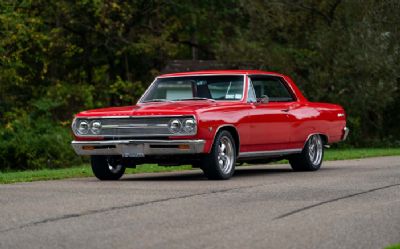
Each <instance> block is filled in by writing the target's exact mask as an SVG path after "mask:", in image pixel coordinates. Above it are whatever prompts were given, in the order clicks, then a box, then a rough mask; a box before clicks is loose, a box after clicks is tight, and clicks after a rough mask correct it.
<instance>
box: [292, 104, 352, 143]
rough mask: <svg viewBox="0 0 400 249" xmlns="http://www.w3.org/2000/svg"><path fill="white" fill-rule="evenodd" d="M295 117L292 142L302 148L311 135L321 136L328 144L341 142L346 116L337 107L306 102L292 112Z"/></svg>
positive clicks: (341, 109)
mask: <svg viewBox="0 0 400 249" xmlns="http://www.w3.org/2000/svg"><path fill="white" fill-rule="evenodd" d="M292 115H294V116H295V120H296V121H295V123H294V124H293V136H292V142H293V143H294V144H295V146H297V147H299V148H300V147H301V148H302V147H303V146H304V143H305V142H306V141H307V139H308V137H309V136H310V135H312V134H323V135H325V136H326V138H327V142H328V143H334V142H338V141H340V140H341V137H342V135H343V128H344V127H345V126H346V115H345V112H344V110H343V108H342V107H341V106H339V105H335V104H328V103H317V102H308V103H305V104H304V105H301V106H300V107H299V108H297V109H294V110H292Z"/></svg>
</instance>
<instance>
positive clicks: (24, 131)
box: [0, 114, 82, 171]
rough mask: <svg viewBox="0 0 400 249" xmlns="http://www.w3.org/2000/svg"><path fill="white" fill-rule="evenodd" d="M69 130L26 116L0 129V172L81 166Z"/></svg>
mask: <svg viewBox="0 0 400 249" xmlns="http://www.w3.org/2000/svg"><path fill="white" fill-rule="evenodd" d="M71 140H72V137H71V134H70V131H69V127H67V126H66V125H64V126H63V125H62V124H57V123H54V122H53V121H51V120H49V119H46V118H38V119H35V120H34V121H33V120H32V119H31V118H30V117H29V116H28V115H26V114H22V116H21V117H19V118H18V119H15V120H13V121H12V122H9V123H7V124H6V125H5V126H4V127H1V128H0V170H2V171H4V170H22V169H42V168H62V167H68V166H72V165H77V164H80V163H82V159H81V158H80V157H79V156H77V155H75V153H74V151H73V149H72V148H71V145H70V142H71Z"/></svg>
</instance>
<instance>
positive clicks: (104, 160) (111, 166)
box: [91, 156, 125, 181]
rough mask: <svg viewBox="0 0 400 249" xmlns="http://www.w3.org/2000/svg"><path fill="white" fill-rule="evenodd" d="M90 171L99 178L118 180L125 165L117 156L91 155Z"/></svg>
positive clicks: (123, 171)
mask: <svg viewBox="0 0 400 249" xmlns="http://www.w3.org/2000/svg"><path fill="white" fill-rule="evenodd" d="M91 163H92V171H93V174H94V175H95V176H96V177H97V178H98V179H99V180H105V181H107V180H108V181H112V180H118V179H119V178H121V176H122V175H123V174H124V173H125V166H124V165H123V164H122V160H121V158H119V157H113V156H92V157H91Z"/></svg>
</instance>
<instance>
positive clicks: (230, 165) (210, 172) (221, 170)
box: [201, 130, 236, 180]
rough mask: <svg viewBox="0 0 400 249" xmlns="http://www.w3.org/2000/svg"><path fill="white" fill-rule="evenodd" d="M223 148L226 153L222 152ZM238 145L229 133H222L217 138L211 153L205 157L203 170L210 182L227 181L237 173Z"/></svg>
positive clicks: (202, 165)
mask: <svg viewBox="0 0 400 249" xmlns="http://www.w3.org/2000/svg"><path fill="white" fill-rule="evenodd" d="M221 148H224V151H222V152H220V150H221ZM235 165H236V144H235V140H234V139H233V137H232V135H231V133H230V132H228V131H225V130H223V131H220V132H218V134H217V135H216V136H215V140H214V144H213V146H212V148H211V152H210V153H209V154H207V155H205V156H204V158H203V160H202V162H201V169H202V170H203V172H204V174H205V175H206V177H207V178H208V179H210V180H227V179H229V178H231V177H232V176H233V174H234V173H235Z"/></svg>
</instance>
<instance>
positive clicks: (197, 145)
mask: <svg viewBox="0 0 400 249" xmlns="http://www.w3.org/2000/svg"><path fill="white" fill-rule="evenodd" d="M204 144H205V140H201V139H198V140H186V139H185V140H149V139H146V140H106V141H104V140H102V141H72V142H71V145H72V147H73V149H74V150H75V152H76V154H78V155H120V156H123V157H144V156H147V155H178V154H198V153H203V150H204ZM179 145H186V146H188V147H187V148H184V149H180V148H178V147H173V146H179ZM157 146H160V147H157ZM163 146H164V147H163ZM168 146H172V147H168ZM85 147H93V148H90V149H87V148H85ZM96 147H97V148H96Z"/></svg>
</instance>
